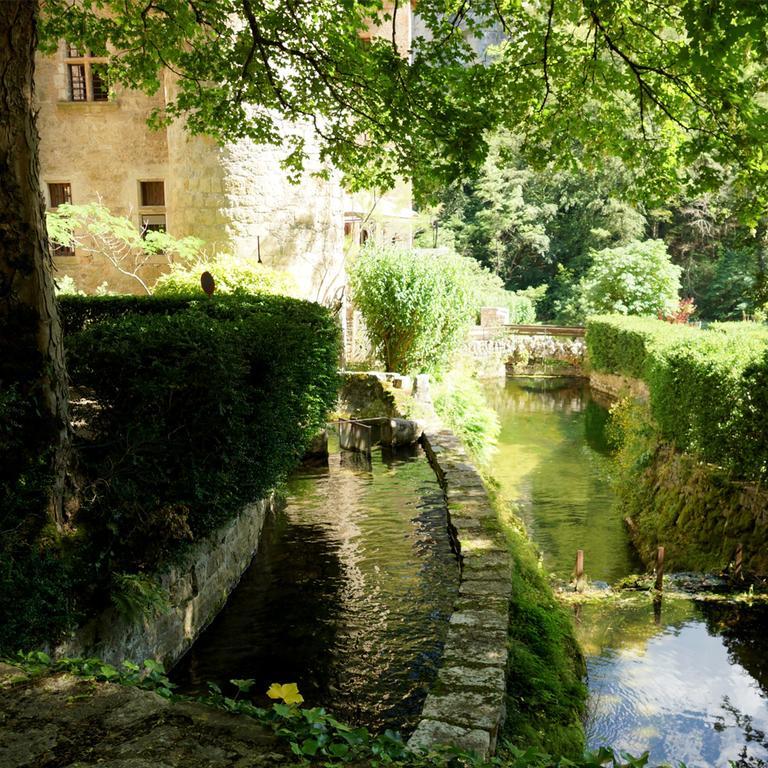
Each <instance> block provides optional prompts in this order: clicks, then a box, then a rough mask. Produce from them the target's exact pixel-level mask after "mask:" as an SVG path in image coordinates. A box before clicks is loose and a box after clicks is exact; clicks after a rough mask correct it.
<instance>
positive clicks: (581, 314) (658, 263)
mask: <svg viewBox="0 0 768 768" xmlns="http://www.w3.org/2000/svg"><path fill="white" fill-rule="evenodd" d="M680 272H681V269H680V267H678V266H677V265H675V264H673V263H672V261H671V259H670V257H669V253H668V252H667V247H666V245H665V244H664V242H663V241H662V240H646V241H644V242H639V241H634V242H632V243H629V244H628V245H624V246H620V247H618V248H603V249H602V250H600V251H596V252H595V253H594V254H593V255H592V264H591V265H590V267H589V269H587V271H586V273H585V274H584V276H583V277H582V278H581V279H580V280H579V282H578V285H577V286H576V288H575V290H574V292H573V295H572V296H571V297H570V299H569V300H568V301H567V302H566V303H565V304H564V306H562V307H560V308H559V314H560V316H561V317H563V318H565V319H566V320H567V321H568V322H571V323H574V324H583V323H584V321H585V320H586V318H587V317H588V316H589V315H600V314H620V315H650V316H652V317H656V316H658V315H671V314H673V313H675V311H676V310H677V308H678V305H679V302H680V297H679V293H680Z"/></svg>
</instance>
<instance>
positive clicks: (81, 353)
mask: <svg viewBox="0 0 768 768" xmlns="http://www.w3.org/2000/svg"><path fill="white" fill-rule="evenodd" d="M91 301H93V300H91ZM138 301H139V302H140V306H141V309H142V312H132V311H131V308H132V307H135V306H136V304H135V300H134V299H132V298H118V297H115V298H111V299H104V300H100V301H98V302H94V307H93V311H92V313H91V315H90V318H89V319H90V324H87V325H85V327H84V328H83V329H82V330H80V331H78V332H76V333H70V334H69V335H68V336H67V337H66V342H67V351H68V356H69V362H70V373H71V376H72V380H73V383H74V384H75V385H76V386H78V387H84V388H87V390H88V391H90V393H91V394H92V397H93V399H94V400H95V401H96V403H97V405H98V407H97V408H95V409H92V411H91V413H90V416H89V419H88V425H87V426H88V429H89V430H90V432H91V433H92V435H91V437H90V438H89V439H88V440H83V441H82V442H81V446H80V447H81V456H82V460H83V464H84V466H85V468H86V469H87V471H88V475H89V477H91V478H93V479H94V480H93V484H92V487H91V493H92V497H93V502H92V503H91V505H90V508H89V510H88V512H87V514H86V515H85V518H84V519H85V520H86V524H87V525H88V526H89V527H90V529H91V530H90V533H91V535H92V536H94V537H101V542H100V544H99V546H100V548H101V549H102V550H103V551H104V552H105V553H106V560H107V561H108V562H109V565H110V569H111V570H115V569H118V568H119V569H120V570H128V571H130V570H131V569H132V568H135V567H138V566H143V565H152V566H153V567H154V566H156V565H157V563H156V562H155V561H156V560H157V559H162V558H163V557H165V556H167V555H168V554H169V553H171V552H172V551H173V550H174V549H176V548H177V547H178V545H179V544H180V543H181V542H183V541H185V540H190V539H193V538H194V539H196V538H199V537H200V536H204V535H205V534H207V533H208V532H210V531H211V530H212V529H213V528H214V527H216V526H217V525H219V524H221V523H222V522H224V521H225V520H227V519H228V518H229V517H231V516H232V515H234V514H236V513H237V512H238V511H239V510H240V508H241V507H242V506H243V504H245V503H247V502H249V501H252V500H253V499H255V498H258V497H259V496H261V495H263V494H264V493H265V492H267V491H268V490H270V489H271V488H273V487H274V486H275V484H276V483H277V482H278V481H279V480H280V479H281V477H282V476H283V475H284V474H285V473H286V472H287V471H288V470H289V469H290V468H291V466H292V465H293V464H294V463H295V461H296V460H297V459H298V458H299V457H300V455H301V453H302V451H303V450H304V448H305V447H306V445H307V443H308V441H309V439H310V438H311V437H312V435H313V434H314V433H315V432H316V430H317V429H318V428H320V427H321V426H322V425H323V423H324V421H325V418H326V414H327V412H328V411H329V410H330V409H331V407H332V406H333V404H334V403H335V399H336V392H337V374H336V367H337V362H338V353H339V334H338V329H337V326H336V324H335V322H334V320H333V318H332V317H331V316H330V314H329V313H328V312H327V311H326V310H324V309H323V308H322V307H320V306H319V305H316V304H310V303H308V302H302V301H298V300H295V299H287V298H284V297H269V296H261V297H252V298H247V299H235V298H227V297H221V298H218V299H214V300H208V299H206V300H205V301H201V302H192V301H187V302H186V304H184V302H179V300H174V302H176V303H175V304H174V302H168V301H165V300H155V299H140V300H138ZM174 307H175V310H176V311H175V312H173V311H172V310H173V309H174ZM83 314H84V313H82V312H81V316H82V315H83ZM99 314H100V315H101V317H102V318H106V319H100V320H98V321H97V316H98V315H99ZM277 340H279V343H276V341H277Z"/></svg>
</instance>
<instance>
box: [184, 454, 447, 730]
mask: <svg viewBox="0 0 768 768" xmlns="http://www.w3.org/2000/svg"><path fill="white" fill-rule="evenodd" d="M458 579H459V571H458V565H457V562H456V559H455V557H454V555H453V553H452V551H451V548H450V542H449V539H448V534H447V526H446V510H445V504H444V500H443V496H442V492H441V490H440V487H439V486H438V484H437V481H436V478H435V475H434V473H433V472H432V470H431V468H430V466H429V464H428V462H427V460H426V457H425V456H424V455H423V453H422V451H421V449H420V448H416V447H414V448H413V449H411V450H405V451H403V450H400V451H398V452H396V453H394V452H387V451H384V450H383V449H381V448H379V449H374V453H373V456H372V459H371V461H370V462H367V461H366V460H365V459H364V458H363V457H361V456H360V455H359V454H353V453H347V452H341V453H340V452H339V451H338V448H336V450H335V451H334V452H332V454H331V457H330V461H329V463H328V465H327V466H321V467H314V468H313V467H302V468H300V469H299V470H297V471H296V472H295V473H294V475H293V476H292V477H291V478H290V480H289V482H288V488H287V503H286V505H285V508H284V509H283V510H282V511H281V512H279V513H278V514H277V515H275V516H274V517H273V518H272V519H269V520H268V521H267V522H266V523H265V528H264V531H263V533H262V539H261V542H260V544H259V550H258V553H257V556H256V557H255V558H254V560H253V563H252V564H251V566H250V568H249V569H248V570H247V571H246V572H245V574H244V576H243V578H242V580H241V582H240V584H239V586H238V587H237V589H236V590H235V591H234V592H233V594H232V596H231V597H230V599H229V601H228V603H227V605H226V607H225V608H224V610H223V611H222V612H221V613H220V614H219V615H218V616H217V617H216V619H215V620H214V622H213V623H212V624H211V625H210V627H209V628H208V629H207V630H206V631H205V632H204V633H203V634H202V635H201V637H200V638H199V639H198V641H197V642H196V643H195V645H194V646H193V647H192V649H191V650H190V651H189V652H188V653H187V655H186V656H185V657H184V658H183V659H182V660H181V661H180V662H179V663H178V664H177V666H176V667H175V668H174V670H173V672H172V679H173V681H174V682H175V683H177V684H178V685H179V686H180V690H181V691H182V692H186V693H200V692H203V691H204V689H205V685H206V683H207V681H211V682H214V683H216V684H218V685H219V686H220V687H222V689H224V691H225V693H227V694H228V695H232V694H233V693H234V687H233V686H231V684H230V683H229V681H230V680H232V679H249V678H251V679H255V681H256V684H255V685H254V687H253V691H254V692H255V695H254V697H253V698H254V701H256V702H257V703H258V704H260V705H267V704H268V700H267V699H266V697H265V696H264V692H265V691H266V690H267V688H268V687H269V685H270V684H271V683H275V682H277V683H289V682H290V683H297V684H298V686H299V691H300V692H301V693H302V695H303V696H304V698H305V701H306V705H308V706H319V705H323V706H325V707H327V708H328V709H329V710H330V711H332V712H333V713H334V714H335V715H336V716H337V717H340V718H341V719H343V720H346V721H348V722H352V723H354V724H358V725H366V726H368V727H370V728H373V729H376V730H380V729H383V728H385V727H391V728H397V729H399V730H401V731H404V732H406V733H407V732H408V731H409V730H410V729H412V728H413V727H414V726H415V724H416V720H417V719H418V714H419V712H420V711H421V708H422V705H423V702H424V698H425V696H426V692H427V690H428V689H429V687H430V685H431V683H432V681H433V680H434V677H435V675H436V672H437V669H438V668H439V664H440V658H441V654H442V648H443V644H444V641H445V637H446V634H447V630H448V623H447V622H448V618H449V617H450V612H451V609H452V606H453V601H454V598H455V595H456V592H457V590H458Z"/></svg>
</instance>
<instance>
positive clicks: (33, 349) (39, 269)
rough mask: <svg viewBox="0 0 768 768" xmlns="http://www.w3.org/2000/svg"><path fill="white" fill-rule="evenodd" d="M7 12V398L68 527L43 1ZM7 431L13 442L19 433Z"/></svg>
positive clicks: (1, 370) (0, 170)
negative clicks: (44, 186) (41, 146)
mask: <svg viewBox="0 0 768 768" xmlns="http://www.w3.org/2000/svg"><path fill="white" fill-rule="evenodd" d="M0 6H1V7H0V395H2V396H5V397H6V398H14V397H15V398H16V401H15V402H16V403H17V404H18V403H21V404H22V406H23V407H24V408H26V409H27V412H28V413H32V414H34V416H35V418H36V419H37V422H38V427H39V429H38V430H37V434H29V435H27V434H25V435H24V438H23V439H24V441H25V446H27V447H28V448H29V449H30V456H31V458H30V461H37V462H38V464H39V462H40V460H41V457H43V456H44V457H46V460H47V461H48V462H49V470H50V474H49V478H50V482H51V489H50V493H49V508H48V513H49V515H50V517H51V519H52V520H53V521H55V522H56V524H57V525H58V526H59V527H61V526H62V525H63V523H64V506H65V487H66V485H67V481H66V478H67V472H68V466H69V459H70V455H71V441H70V431H69V420H68V414H67V411H68V406H67V399H68V398H67V377H66V370H65V364H64V348H63V336H62V330H61V324H60V323H59V317H58V312H57V308H56V302H55V298H54V286H53V276H52V261H51V255H50V252H49V249H48V238H47V235H46V230H45V218H44V217H45V213H44V211H45V203H44V201H43V197H42V194H41V192H40V163H39V158H38V143H39V137H38V133H37V126H36V114H35V108H34V103H33V99H34V82H33V77H34V69H35V47H36V44H37V18H38V10H39V9H38V2H37V0H3V2H2V3H0ZM0 405H2V402H0ZM0 426H3V427H4V432H5V434H6V435H7V434H9V433H10V430H11V429H12V427H11V425H9V424H8V423H6V424H5V425H0ZM14 428H15V427H14ZM29 431H30V428H29V423H27V425H26V430H25V432H29ZM0 437H1V435H0ZM35 441H37V445H35ZM7 445H8V443H7V442H6V447H7ZM4 458H5V457H2V456H0V461H3V467H0V472H3V471H6V466H7V465H8V462H5V461H4V460H3V459H4ZM12 458H13V459H14V462H11V463H13V464H15V466H17V467H18V466H20V465H19V461H18V456H14V457H12ZM4 480H5V482H6V484H7V483H8V482H9V480H8V478H7V477H6V478H4ZM10 484H11V486H12V485H13V479H12V478H11V481H10ZM22 484H23V481H22ZM6 487H7V486H6Z"/></svg>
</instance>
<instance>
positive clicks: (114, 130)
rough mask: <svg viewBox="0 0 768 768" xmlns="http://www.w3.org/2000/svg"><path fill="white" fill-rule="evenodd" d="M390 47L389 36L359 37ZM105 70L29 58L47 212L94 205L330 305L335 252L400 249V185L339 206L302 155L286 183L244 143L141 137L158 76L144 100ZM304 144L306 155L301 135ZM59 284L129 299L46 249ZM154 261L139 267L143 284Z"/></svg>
mask: <svg viewBox="0 0 768 768" xmlns="http://www.w3.org/2000/svg"><path fill="white" fill-rule="evenodd" d="M397 22H398V26H397V37H398V40H399V44H400V46H401V50H402V52H403V55H407V50H408V46H409V43H410V40H411V29H412V19H411V11H410V8H409V7H408V5H406V6H405V8H402V7H401V8H400V9H399V11H398V14H397ZM370 34H371V35H377V34H385V35H386V36H387V37H389V36H391V34H392V30H391V27H389V26H387V27H386V29H376V28H371V29H370ZM105 64H106V59H103V58H97V57H93V56H89V55H88V52H87V51H78V50H77V49H75V48H74V47H73V46H71V45H69V44H67V43H66V42H64V41H62V42H61V43H60V45H59V48H58V51H57V52H56V54H55V55H53V56H39V57H38V61H37V74H36V90H37V98H38V102H39V115H38V127H39V131H40V137H41V141H40V164H41V180H42V183H43V187H44V193H45V196H46V202H47V204H48V206H49V208H55V207H56V206H57V205H59V204H61V203H63V202H72V203H86V202H95V201H101V202H102V203H103V204H104V205H105V206H107V207H108V208H109V209H110V210H111V211H112V212H113V213H116V214H118V215H123V216H128V217H129V218H131V219H132V220H133V221H134V222H135V223H136V224H137V225H138V226H140V227H141V228H146V229H165V230H166V231H167V232H169V233H170V234H171V235H173V236H175V237H184V236H187V235H193V236H195V237H199V238H201V239H202V240H204V241H205V243H206V250H207V251H209V252H210V253H232V254H235V255H237V256H239V257H241V258H244V259H254V260H259V259H260V260H261V261H262V262H263V263H264V264H266V265H267V266H271V267H275V268H278V269H282V270H286V271H287V272H289V273H291V275H292V276H293V278H294V279H295V281H296V283H297V285H298V286H299V289H300V291H301V293H302V295H304V296H306V297H308V298H312V299H316V300H327V299H330V298H331V297H332V296H333V295H334V294H335V293H336V292H337V291H338V289H339V287H340V286H342V285H343V284H344V282H345V274H344V254H345V249H349V247H350V246H354V245H357V244H358V243H359V242H361V241H364V240H365V239H367V238H368V237H370V236H374V237H377V238H379V239H382V240H383V239H386V240H387V241H390V240H398V241H401V242H402V241H405V242H409V241H410V238H411V222H410V217H411V215H412V212H411V208H410V191H409V188H408V185H407V184H403V185H402V187H401V188H400V189H399V190H395V191H394V193H389V194H388V195H385V196H383V197H381V198H378V197H377V196H375V195H374V194H373V193H369V194H367V195H366V194H361V195H356V196H354V197H353V196H349V195H347V194H345V193H344V191H343V190H342V188H341V185H340V182H339V175H338V174H336V173H331V175H330V177H329V179H328V180H320V179H318V178H316V177H313V176H312V175H311V172H312V171H313V170H319V169H320V160H319V158H318V156H317V153H316V152H315V153H314V155H313V154H312V152H311V151H310V160H309V162H308V164H307V171H308V172H307V173H306V174H305V176H304V178H303V179H302V181H301V183H300V184H298V185H294V184H291V183H290V182H289V181H288V179H287V177H286V174H285V173H284V172H283V171H282V169H281V168H280V155H279V153H278V152H277V151H276V150H275V149H274V148H271V147H265V146H259V145H256V144H254V143H253V142H251V141H250V140H239V141H235V142H229V143H226V144H223V145H219V144H217V143H216V142H214V141H213V140H212V139H209V138H207V137H202V136H191V135H189V134H188V133H187V132H186V131H185V130H184V128H183V126H182V125H181V124H180V123H175V124H173V125H171V126H169V127H168V128H165V129H162V130H157V131H153V130H150V129H149V128H148V126H147V124H146V121H147V118H148V116H149V114H150V113H151V112H152V110H153V109H155V108H158V107H162V106H163V104H164V102H165V100H166V98H167V97H168V96H169V93H170V92H171V89H172V88H173V80H172V77H171V76H170V75H169V73H165V74H164V77H163V87H162V88H161V89H160V90H159V91H158V93H156V94H155V95H153V96H147V95H146V94H144V93H140V92H136V91H131V90H128V89H125V88H122V87H120V86H114V87H109V85H108V84H107V81H106V76H105V74H106V73H105ZM290 128H291V130H292V131H294V132H295V131H296V130H301V131H305V132H306V137H307V145H308V146H309V147H312V146H313V145H314V137H313V134H312V131H311V129H310V128H308V127H307V128H304V127H302V126H296V125H291V126H290ZM54 263H55V267H56V270H57V274H58V275H59V276H62V275H65V274H66V275H68V276H70V277H71V278H73V279H74V281H75V284H76V286H77V288H78V289H80V290H85V291H86V292H92V291H94V290H95V289H96V288H97V287H98V286H100V285H101V284H102V283H104V282H106V283H107V284H108V287H109V289H110V290H113V291H119V292H123V291H129V292H133V291H136V290H137V289H138V288H139V286H138V283H136V281H135V280H133V279H132V278H130V277H126V276H125V275H122V274H120V272H118V271H117V270H116V269H115V268H114V267H112V265H111V264H109V263H108V262H106V261H105V260H104V258H103V257H99V256H96V255H92V254H88V253H83V252H77V251H76V250H75V251H72V250H67V249H61V248H60V249H57V251H56V253H55V256H54ZM164 269H167V262H166V259H165V258H160V257H159V258H157V260H156V262H155V263H150V264H148V265H147V266H146V267H144V272H143V276H144V277H145V278H146V281H147V282H148V283H149V284H150V285H151V284H152V282H154V279H156V277H157V275H159V274H160V273H161V272H162V271H163V270H164Z"/></svg>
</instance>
